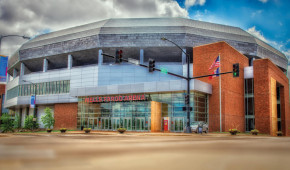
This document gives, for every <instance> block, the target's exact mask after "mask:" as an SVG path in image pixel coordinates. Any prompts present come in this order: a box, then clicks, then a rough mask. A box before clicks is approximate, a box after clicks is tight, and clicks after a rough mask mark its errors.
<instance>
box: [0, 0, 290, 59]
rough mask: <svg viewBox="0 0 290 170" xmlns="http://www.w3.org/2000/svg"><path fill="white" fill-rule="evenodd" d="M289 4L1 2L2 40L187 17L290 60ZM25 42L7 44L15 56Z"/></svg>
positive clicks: (266, 0) (280, 0) (268, 0)
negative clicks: (238, 31) (123, 21)
mask: <svg viewBox="0 0 290 170" xmlns="http://www.w3.org/2000/svg"><path fill="white" fill-rule="evenodd" d="M289 6H290V1H289V0H0V35H10V34H17V35H26V36H30V37H34V36H37V35H39V34H43V33H48V32H51V31H56V30H61V29H64V28H68V27H73V26H77V25H82V24H86V23H91V22H95V21H99V20H103V19H108V18H130V17H134V18H137V17H183V18H190V19H195V20H200V21H207V22H212V23H218V24H225V25H231V26H237V27H240V28H242V29H244V30H246V31H248V32H249V33H251V34H253V35H255V36H257V37H259V38H260V39H261V40H263V41H265V42H267V43H269V44H270V45H272V46H273V47H275V48H276V49H278V50H280V51H282V52H283V53H284V54H285V55H286V56H287V57H288V58H290V29H289V28H290V22H289V21H290V12H289ZM25 41H26V40H24V39H21V38H17V37H9V38H3V39H2V45H1V54H4V55H8V56H10V55H11V54H12V53H13V52H15V50H17V48H19V47H20V45H21V44H22V43H25Z"/></svg>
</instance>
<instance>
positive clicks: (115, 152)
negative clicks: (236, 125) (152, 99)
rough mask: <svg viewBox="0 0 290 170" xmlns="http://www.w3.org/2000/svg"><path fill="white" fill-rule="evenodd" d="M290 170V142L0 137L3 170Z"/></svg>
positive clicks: (0, 167)
mask: <svg viewBox="0 0 290 170" xmlns="http://www.w3.org/2000/svg"><path fill="white" fill-rule="evenodd" d="M16 169H17V170H52V169H61V170H85V169H92V170H103V169H106V170H107V169H108V170H114V169H115V170H130V169H133V170H143V169H144V170H151V169H154V170H155V169H158V170H163V169H166V170H173V169H174V170H181V169H190V170H191V169H194V170H197V169H198V170H203V169H215V170H251V169H255V170H256V169H261V170H266V169H275V170H276V169H277V170H278V169H279V170H284V169H285V170H286V169H287V170H289V169H290V138H289V137H269V136H247V135H238V136H230V135H228V134H208V135H197V134H192V135H182V134H179V135H170V134H169V135H163V134H148V133H147V134H146V133H144V134H143V133H127V134H124V135H121V134H117V133H116V132H114V133H107V134H104V133H93V134H87V135H86V134H81V133H67V134H60V133H55V134H50V135H49V134H46V133H43V134H17V135H12V134H10V135H5V134H0V170H16Z"/></svg>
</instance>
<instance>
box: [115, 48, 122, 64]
mask: <svg viewBox="0 0 290 170" xmlns="http://www.w3.org/2000/svg"><path fill="white" fill-rule="evenodd" d="M121 51H122V50H121ZM115 60H116V61H115V63H120V51H119V50H116V55H115Z"/></svg>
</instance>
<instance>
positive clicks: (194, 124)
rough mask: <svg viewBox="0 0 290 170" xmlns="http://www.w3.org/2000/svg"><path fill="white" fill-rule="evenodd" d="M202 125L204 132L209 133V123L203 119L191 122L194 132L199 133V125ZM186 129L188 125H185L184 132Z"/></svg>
mask: <svg viewBox="0 0 290 170" xmlns="http://www.w3.org/2000/svg"><path fill="white" fill-rule="evenodd" d="M199 126H201V127H202V132H203V133H208V124H207V123H205V122H202V121H197V122H191V123H190V128H191V131H192V132H195V133H198V127H199ZM185 131H186V126H185V127H184V132H185Z"/></svg>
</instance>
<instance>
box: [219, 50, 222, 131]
mask: <svg viewBox="0 0 290 170" xmlns="http://www.w3.org/2000/svg"><path fill="white" fill-rule="evenodd" d="M219 60H220V67H219V73H221V72H222V69H221V68H222V64H221V55H220V54H219ZM221 77H222V76H221V75H219V97H220V132H222V89H221V86H222V85H221V83H222V81H221Z"/></svg>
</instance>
